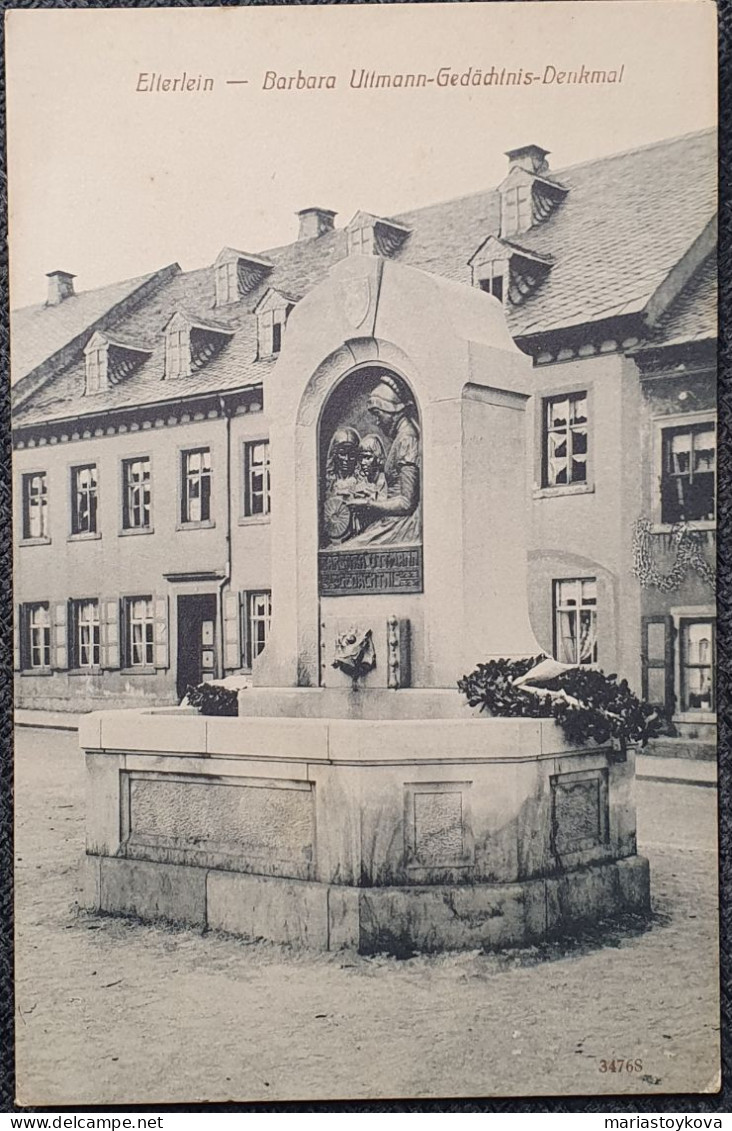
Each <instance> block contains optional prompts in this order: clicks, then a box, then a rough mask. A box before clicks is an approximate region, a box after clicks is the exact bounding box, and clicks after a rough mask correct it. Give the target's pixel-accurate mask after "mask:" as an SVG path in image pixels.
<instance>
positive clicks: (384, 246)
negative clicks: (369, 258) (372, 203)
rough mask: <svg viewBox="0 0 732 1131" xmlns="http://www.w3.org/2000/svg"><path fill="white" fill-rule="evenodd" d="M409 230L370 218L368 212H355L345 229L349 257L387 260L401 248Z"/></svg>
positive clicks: (373, 217) (388, 221)
mask: <svg viewBox="0 0 732 1131" xmlns="http://www.w3.org/2000/svg"><path fill="white" fill-rule="evenodd" d="M410 233H411V228H405V227H404V225H403V224H397V223H396V221H395V220H385V219H383V217H381V216H372V214H371V213H370V212H357V213H356V215H355V216H354V217H353V219H352V220H351V222H350V224H348V226H347V227H346V234H347V236H348V254H349V255H381V256H384V258H386V259H388V258H389V257H390V256H392V255H394V254H395V253H396V252H397V251H398V250H399V248H400V247H401V246H402V244H403V243H404V241H405V240H406V238H407V236H409V235H410Z"/></svg>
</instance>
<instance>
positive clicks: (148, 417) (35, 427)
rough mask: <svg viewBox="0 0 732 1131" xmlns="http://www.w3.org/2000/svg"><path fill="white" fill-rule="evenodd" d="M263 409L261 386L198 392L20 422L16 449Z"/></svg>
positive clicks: (15, 429)
mask: <svg viewBox="0 0 732 1131" xmlns="http://www.w3.org/2000/svg"><path fill="white" fill-rule="evenodd" d="M262 408H263V395H262V386H261V384H258V385H247V386H246V387H245V388H240V389H225V390H212V391H211V392H205V393H200V392H199V393H193V394H189V395H188V396H178V397H174V398H170V399H167V400H164V401H153V402H151V403H150V404H143V405H121V406H119V408H114V409H96V410H93V411H91V412H86V413H83V414H79V413H77V414H75V415H74V416H68V417H62V418H56V419H53V420H38V421H33V422H32V423H29V424H26V425H24V424H23V423H22V422H17V423H15V424H13V426H12V435H13V447H14V448H15V449H18V450H21V449H23V448H36V447H45V445H47V444H50V445H55V444H59V443H60V444H66V443H74V442H76V441H77V440H90V439H102V438H103V437H106V436H117V435H123V434H125V433H128V432H147V431H151V430H153V429H161V428H173V427H176V426H177V425H179V424H191V423H196V424H199V423H202V422H203V421H205V420H216V419H219V418H222V417H226V416H232V415H236V416H238V415H243V414H245V413H248V412H261V411H262Z"/></svg>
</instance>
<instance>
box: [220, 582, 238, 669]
mask: <svg viewBox="0 0 732 1131" xmlns="http://www.w3.org/2000/svg"><path fill="white" fill-rule="evenodd" d="M240 667H241V644H240V641H239V594H238V593H232V592H231V591H228V592H227V593H225V594H224V668H225V669H226V671H233V670H234V669H235V668H240Z"/></svg>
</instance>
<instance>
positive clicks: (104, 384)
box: [84, 331, 152, 396]
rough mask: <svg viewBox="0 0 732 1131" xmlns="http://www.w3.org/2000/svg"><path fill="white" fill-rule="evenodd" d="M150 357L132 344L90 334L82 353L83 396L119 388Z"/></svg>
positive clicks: (118, 339) (146, 352)
mask: <svg viewBox="0 0 732 1131" xmlns="http://www.w3.org/2000/svg"><path fill="white" fill-rule="evenodd" d="M151 354H152V350H151V349H150V348H148V347H146V346H142V345H138V344H137V343H135V342H127V341H123V340H122V339H120V338H110V337H108V335H106V334H103V333H101V332H100V331H97V332H96V333H95V334H92V336H91V338H90V339H89V341H88V342H87V344H86V347H85V349H84V356H85V359H86V386H85V390H84V392H85V394H86V395H87V396H93V395H94V393H100V392H102V391H103V390H104V389H108V388H109V387H110V386H111V385H119V383H120V381H124V380H125V378H126V377H129V375H130V374H131V373H133V372H134V371H135V370H136V369H139V367H140V366H141V365H142V364H143V362H145V361H146V360H147V359H148V358H149V357H150V355H151Z"/></svg>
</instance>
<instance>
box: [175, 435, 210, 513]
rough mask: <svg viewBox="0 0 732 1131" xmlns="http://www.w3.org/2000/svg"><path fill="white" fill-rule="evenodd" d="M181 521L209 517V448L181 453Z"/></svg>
mask: <svg viewBox="0 0 732 1131" xmlns="http://www.w3.org/2000/svg"><path fill="white" fill-rule="evenodd" d="M181 479H182V482H181V515H180V519H181V522H209V521H210V519H211V449H210V448H195V449H194V450H193V451H190V452H183V453H182V454H181Z"/></svg>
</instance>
